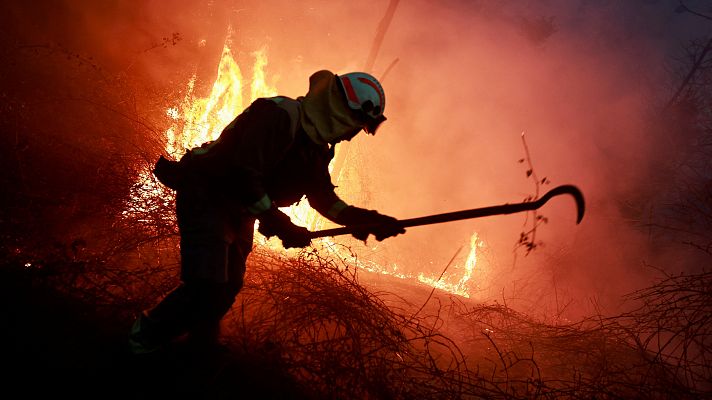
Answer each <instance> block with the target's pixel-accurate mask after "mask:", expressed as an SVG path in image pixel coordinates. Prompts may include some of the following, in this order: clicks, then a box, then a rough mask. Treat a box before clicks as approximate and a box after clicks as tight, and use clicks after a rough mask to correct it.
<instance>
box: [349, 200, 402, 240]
mask: <svg viewBox="0 0 712 400" xmlns="http://www.w3.org/2000/svg"><path fill="white" fill-rule="evenodd" d="M339 222H340V223H341V224H343V225H345V226H362V228H360V229H358V230H357V231H355V232H354V233H352V235H353V237H355V238H356V239H358V240H362V241H364V242H365V241H366V239H368V235H371V234H372V235H374V236H375V237H376V240H378V241H379V242H380V241H382V240H383V239H386V238H389V237H393V236H397V235H399V234H401V233H405V228H403V227H402V226H400V225H399V224H398V220H397V219H395V218H393V217H390V216H388V215H383V214H380V213H378V212H377V211H375V210H366V209H364V208H359V207H354V206H349V207H347V208H345V209H344V210H343V211H341V213H340V214H339Z"/></svg>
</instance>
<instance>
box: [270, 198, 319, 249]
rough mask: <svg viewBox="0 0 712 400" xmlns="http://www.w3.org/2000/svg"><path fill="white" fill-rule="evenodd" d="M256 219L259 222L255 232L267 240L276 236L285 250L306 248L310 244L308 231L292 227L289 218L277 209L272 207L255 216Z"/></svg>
mask: <svg viewBox="0 0 712 400" xmlns="http://www.w3.org/2000/svg"><path fill="white" fill-rule="evenodd" d="M257 219H259V221H260V226H259V228H258V229H257V230H258V231H259V232H260V233H261V234H263V235H265V236H266V237H268V238H269V237H272V236H274V235H277V237H278V238H280V240H282V246H284V248H285V249H289V248H293V247H306V246H308V245H309V243H311V238H310V237H309V233H310V232H309V230H308V229H307V228H304V227H301V226H298V225H294V224H293V223H292V220H291V219H289V216H288V215H287V214H285V213H283V212H282V211H280V210H279V209H278V208H277V207H274V206H272V207H271V208H270V209H269V210H267V211H264V212H262V213H261V214H259V215H257Z"/></svg>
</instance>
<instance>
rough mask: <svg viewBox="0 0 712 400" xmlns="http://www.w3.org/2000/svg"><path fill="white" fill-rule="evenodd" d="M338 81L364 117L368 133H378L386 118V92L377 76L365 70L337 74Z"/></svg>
mask: <svg viewBox="0 0 712 400" xmlns="http://www.w3.org/2000/svg"><path fill="white" fill-rule="evenodd" d="M336 78H337V81H338V82H339V86H340V87H341V90H342V91H343V92H344V96H345V97H346V101H347V103H348V104H349V107H350V108H351V109H352V110H356V111H357V112H358V114H359V115H360V116H362V117H363V120H364V123H365V127H364V128H363V129H364V130H365V131H366V132H367V133H370V134H372V135H375V134H376V129H378V126H379V125H380V124H381V123H382V122H383V121H385V120H386V117H385V116H384V115H383V111H384V109H385V108H386V93H385V92H384V91H383V87H382V86H381V83H380V82H378V80H377V79H376V78H374V77H373V76H372V75H369V74H367V73H365V72H350V73H348V74H343V75H337V76H336Z"/></svg>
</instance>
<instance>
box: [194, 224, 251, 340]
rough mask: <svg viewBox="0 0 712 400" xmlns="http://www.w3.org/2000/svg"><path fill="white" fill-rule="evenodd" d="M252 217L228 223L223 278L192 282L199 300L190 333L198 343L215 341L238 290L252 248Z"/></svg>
mask: <svg viewBox="0 0 712 400" xmlns="http://www.w3.org/2000/svg"><path fill="white" fill-rule="evenodd" d="M254 225H255V222H254V218H249V217H247V218H237V219H236V218H233V219H232V221H231V222H230V234H229V235H228V236H227V237H228V238H229V240H230V243H229V244H228V245H227V248H226V249H227V257H226V269H225V272H226V275H225V280H224V281H223V280H218V279H214V280H213V281H212V282H207V281H206V282H203V286H202V287H198V285H196V286H195V287H196V290H198V291H200V292H201V294H200V295H198V296H196V298H199V299H201V300H200V301H199V302H197V303H196V306H197V307H196V313H195V314H194V316H193V318H192V326H191V327H190V336H191V339H192V342H193V343H195V344H196V345H198V346H211V345H213V344H216V343H218V340H219V336H220V323H221V321H222V319H223V317H224V316H225V314H226V313H227V312H228V311H229V310H230V308H231V307H232V304H233V303H234V301H235V297H236V296H237V294H238V293H239V292H240V289H242V285H243V282H244V275H245V265H246V261H247V257H248V256H249V254H250V252H251V251H252V246H253V243H252V240H253V234H254Z"/></svg>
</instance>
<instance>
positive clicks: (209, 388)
mask: <svg viewBox="0 0 712 400" xmlns="http://www.w3.org/2000/svg"><path fill="white" fill-rule="evenodd" d="M0 299H1V302H0V304H1V305H0V320H1V321H2V326H3V328H2V329H1V330H0V332H1V333H0V340H1V341H2V343H3V344H4V346H5V349H4V351H3V353H4V354H3V355H2V357H0V359H1V361H0V362H1V363H2V370H3V371H4V372H2V374H1V375H0V377H1V378H0V382H1V387H2V388H3V392H5V393H14V395H12V396H11V397H12V398H23V399H30V398H72V399H90V398H91V399H97V398H101V399H119V398H133V399H144V398H145V399H162V398H166V399H181V398H200V399H210V398H218V399H222V398H241V399H253V398H254V399H266V398H269V399H302V398H307V396H306V395H305V394H304V392H305V391H303V390H301V389H300V388H298V387H297V385H296V384H294V383H293V382H292V381H291V380H290V379H289V378H288V377H287V376H286V374H283V373H282V372H281V371H279V369H278V368H276V367H274V366H273V365H270V363H269V362H268V361H266V358H260V357H254V356H252V357H250V356H245V355H240V354H238V353H237V352H236V351H235V350H230V349H228V348H224V349H220V350H219V351H214V352H205V351H200V352H198V351H195V349H193V348H191V347H190V346H189V345H187V344H183V343H177V344H175V345H174V346H173V347H172V348H170V349H167V350H166V351H165V352H162V353H160V354H154V355H144V356H133V355H131V354H130V353H129V352H128V349H127V347H126V334H127V332H128V330H129V327H130V324H131V320H129V319H128V318H127V317H122V316H117V315H110V314H112V313H111V312H103V313H98V312H97V311H96V310H95V309H94V307H93V306H92V305H89V304H82V303H80V302H78V301H76V300H73V299H70V298H67V297H66V296H63V295H61V294H59V293H56V292H54V291H52V290H51V289H47V288H42V287H39V286H37V285H36V284H33V283H32V280H31V279H30V278H29V277H27V276H24V274H22V273H21V272H20V273H18V272H17V271H15V272H14V273H13V272H12V268H11V269H9V270H8V269H6V268H0Z"/></svg>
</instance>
